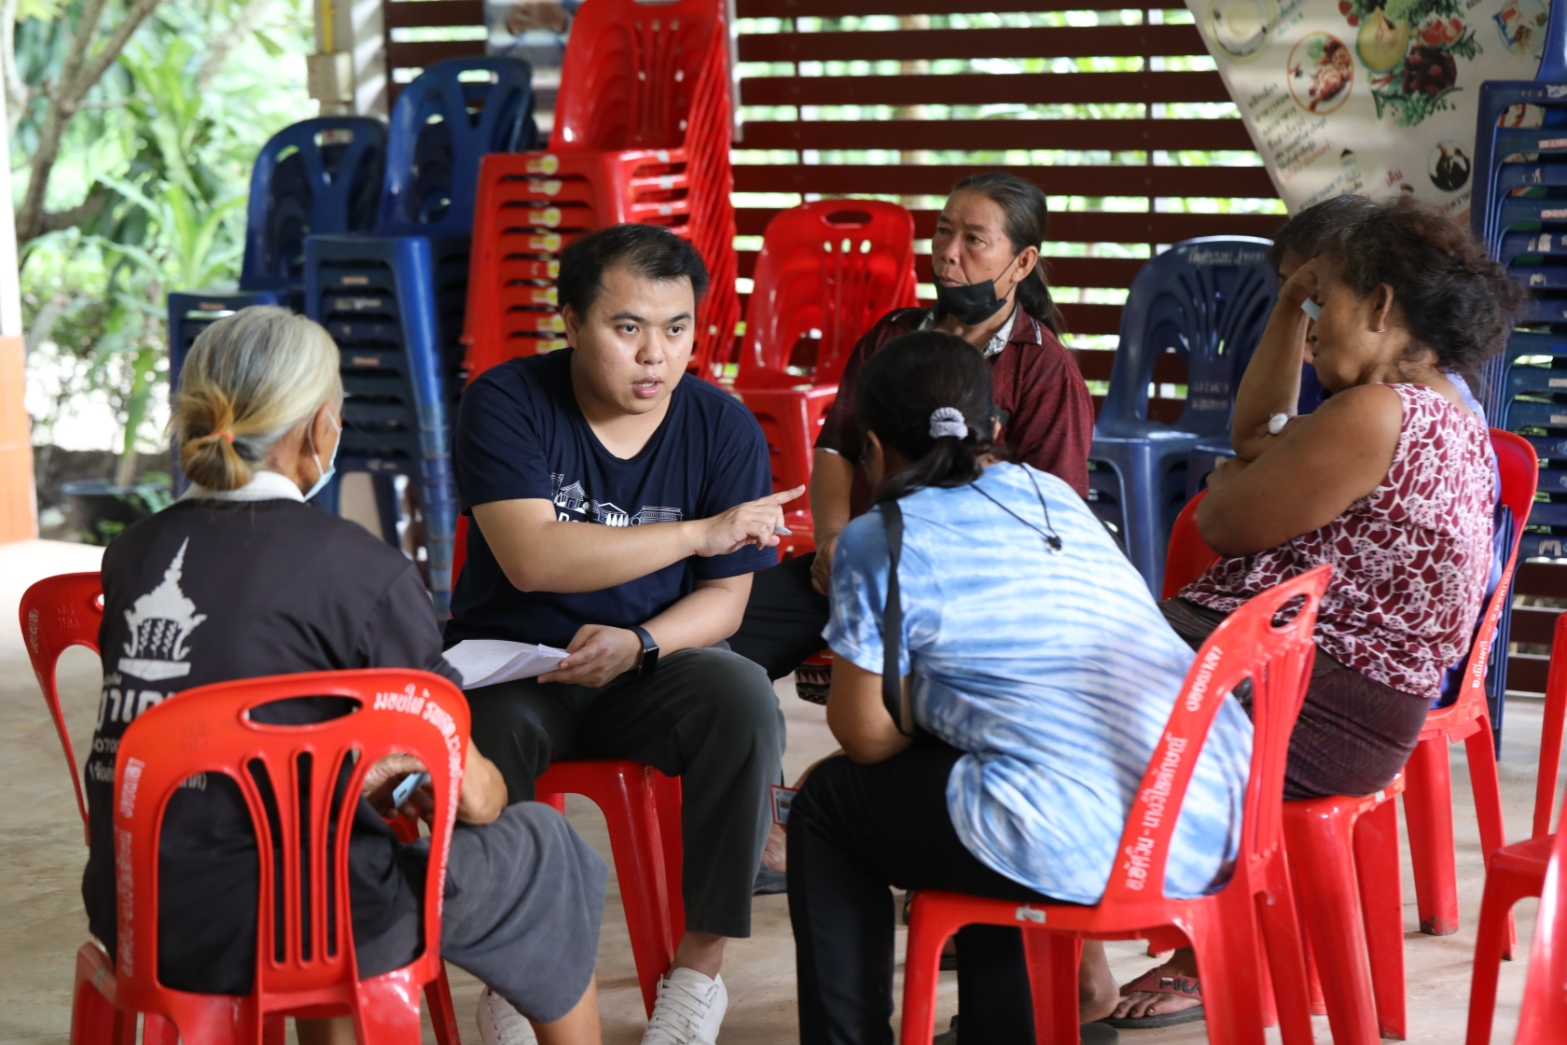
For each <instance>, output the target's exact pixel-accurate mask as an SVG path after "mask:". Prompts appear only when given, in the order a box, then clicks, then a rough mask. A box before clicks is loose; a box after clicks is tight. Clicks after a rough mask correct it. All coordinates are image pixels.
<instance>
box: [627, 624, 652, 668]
mask: <svg viewBox="0 0 1567 1045" xmlns="http://www.w3.org/2000/svg"><path fill="white" fill-rule="evenodd" d="M631 630H632V631H634V632H636V633H637V638H639V639H641V640H642V656H640V657H638V658H637V674H638V675H651V674H653V669H654V668H656V667H658V643H656V642H654V641H653V636H652V635H651V634H650V633H649V632H648V630H647V629H646V628H641V627H638V626H637V625H635V624H633V625H632V626H631Z"/></svg>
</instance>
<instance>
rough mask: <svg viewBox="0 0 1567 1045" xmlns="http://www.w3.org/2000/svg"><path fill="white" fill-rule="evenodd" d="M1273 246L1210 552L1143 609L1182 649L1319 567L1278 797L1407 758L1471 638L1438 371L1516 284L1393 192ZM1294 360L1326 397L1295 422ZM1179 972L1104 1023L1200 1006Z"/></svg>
mask: <svg viewBox="0 0 1567 1045" xmlns="http://www.w3.org/2000/svg"><path fill="white" fill-rule="evenodd" d="M1307 230H1309V231H1307ZM1303 232H1304V233H1305V234H1303ZM1290 248H1294V249H1290ZM1302 248H1305V250H1304V251H1303V249H1302ZM1274 253H1275V261H1276V263H1278V264H1279V266H1280V275H1281V276H1285V277H1288V278H1287V279H1286V281H1285V283H1284V286H1283V287H1282V289H1281V290H1280V291H1279V299H1278V303H1277V305H1276V306H1275V307H1274V310H1273V315H1272V317H1271V318H1270V319H1269V321H1268V326H1267V329H1266V331H1265V332H1264V334H1263V337H1262V340H1261V342H1260V343H1259V345H1258V347H1257V351H1256V354H1255V355H1254V356H1253V357H1252V360H1251V363H1250V365H1249V366H1248V367H1247V370H1246V373H1245V376H1244V377H1243V379H1242V381H1241V384H1240V388H1239V390H1238V391H1237V394H1236V399H1235V417H1234V421H1233V425H1232V431H1231V441H1232V443H1233V445H1234V448H1235V451H1236V458H1235V459H1234V460H1232V461H1227V462H1225V463H1224V464H1223V465H1221V466H1220V467H1219V468H1218V469H1217V470H1216V471H1215V472H1214V473H1213V474H1212V475H1211V476H1210V477H1209V479H1208V490H1209V493H1208V496H1207V498H1206V499H1205V500H1204V501H1203V503H1202V505H1201V507H1200V508H1199V509H1198V513H1197V526H1198V529H1199V531H1200V532H1201V534H1202V536H1203V539H1204V540H1205V541H1207V543H1208V545H1209V546H1210V547H1212V548H1213V549H1214V550H1215V551H1217V552H1219V553H1220V554H1221V555H1223V556H1224V558H1222V559H1220V560H1219V562H1218V563H1216V564H1215V565H1214V566H1213V567H1212V568H1211V569H1210V570H1209V571H1208V572H1207V573H1206V574H1204V575H1203V576H1202V577H1201V578H1199V579H1198V580H1197V581H1195V582H1194V583H1192V584H1190V585H1188V586H1187V587H1186V588H1184V589H1182V590H1181V592H1180V594H1179V596H1178V597H1177V598H1174V599H1169V600H1166V601H1165V602H1163V603H1161V605H1160V608H1161V609H1162V610H1163V611H1164V614H1165V617H1166V619H1167V620H1169V621H1170V623H1171V625H1172V626H1174V628H1175V629H1176V631H1177V632H1179V633H1180V634H1181V635H1182V637H1183V638H1186V639H1187V641H1188V642H1190V643H1192V644H1193V645H1194V646H1195V645H1199V644H1200V643H1201V642H1202V641H1203V640H1204V639H1205V638H1206V637H1207V636H1208V634H1209V633H1211V632H1212V631H1213V629H1214V628H1215V627H1217V626H1218V623H1219V622H1220V621H1221V620H1223V619H1224V617H1225V616H1226V615H1227V614H1229V613H1231V612H1232V611H1234V610H1235V608H1236V607H1238V606H1239V605H1241V603H1243V602H1245V601H1246V600H1247V599H1249V598H1251V597H1252V596H1254V595H1256V594H1257V593H1259V592H1261V591H1263V590H1265V589H1267V588H1271V587H1273V586H1275V585H1277V584H1279V583H1281V582H1283V581H1285V580H1288V579H1289V578H1291V577H1294V576H1296V575H1298V574H1300V573H1303V572H1305V571H1306V570H1309V569H1311V568H1312V567H1314V566H1318V565H1320V564H1322V563H1331V564H1332V566H1333V579H1332V581H1331V583H1330V585H1329V587H1328V590H1327V593H1326V594H1325V595H1324V596H1323V600H1322V606H1321V609H1320V612H1319V615H1318V618H1317V631H1316V640H1317V657H1316V663H1315V668H1314V670H1313V672H1312V679H1311V684H1310V686H1309V688H1308V690H1307V693H1306V701H1305V705H1304V706H1303V707H1302V709H1301V713H1300V718H1299V720H1298V723H1297V725H1296V727H1295V732H1294V733H1293V734H1292V736H1291V740H1290V752H1289V760H1288V763H1287V766H1286V770H1285V784H1284V797H1285V798H1286V799H1302V798H1312V797H1317V796H1323V795H1364V794H1370V793H1372V792H1374V791H1376V790H1378V789H1379V788H1381V787H1384V786H1386V785H1387V784H1388V783H1389V782H1390V781H1391V780H1392V779H1393V777H1394V776H1395V775H1396V774H1397V773H1398V771H1399V770H1400V769H1402V768H1403V765H1404V762H1405V761H1406V760H1407V759H1408V757H1409V754H1410V752H1411V751H1413V750H1414V746H1415V742H1416V740H1417V739H1418V737H1419V734H1420V730H1421V727H1422V726H1423V725H1424V723H1425V717H1426V711H1427V709H1428V708H1429V707H1430V706H1431V702H1432V700H1433V699H1434V698H1435V697H1436V696H1437V695H1438V693H1439V690H1440V686H1441V680H1442V675H1443V673H1444V671H1445V670H1446V669H1447V668H1448V667H1449V666H1450V665H1452V664H1454V663H1456V662H1458V661H1459V660H1461V659H1462V658H1463V657H1464V655H1465V654H1466V653H1467V652H1468V649H1469V643H1470V638H1471V637H1472V635H1473V634H1474V626H1475V622H1476V620H1477V618H1478V616H1479V613H1480V603H1481V599H1482V597H1483V595H1484V591H1485V583H1486V579H1487V577H1488V576H1489V573H1490V567H1491V516H1492V505H1493V503H1494V495H1493V483H1494V475H1495V461H1494V457H1493V455H1492V451H1491V442H1490V433H1489V431H1488V429H1487V428H1486V425H1485V422H1484V420H1483V419H1481V418H1480V417H1477V416H1476V415H1475V413H1473V412H1472V411H1471V409H1470V408H1469V407H1468V406H1467V405H1465V400H1466V399H1467V398H1468V393H1469V389H1468V388H1460V387H1459V385H1460V384H1461V383H1462V381H1459V380H1455V378H1460V377H1461V378H1463V379H1466V380H1468V381H1469V382H1470V383H1471V384H1473V381H1474V378H1475V376H1476V374H1477V372H1478V370H1479V368H1480V366H1481V364H1483V363H1484V362H1485V360H1487V359H1488V358H1490V357H1491V356H1492V355H1494V354H1495V353H1496V352H1497V351H1499V350H1500V349H1501V347H1502V344H1503V341H1504V339H1505V337H1506V333H1507V331H1508V329H1509V328H1510V320H1511V316H1512V314H1513V311H1514V310H1515V308H1516V307H1517V302H1518V298H1519V291H1518V290H1517V288H1516V287H1515V286H1514V284H1513V283H1512V282H1511V280H1510V279H1509V278H1508V277H1507V274H1506V273H1505V271H1503V270H1502V268H1501V267H1500V266H1499V265H1497V264H1496V263H1494V262H1493V261H1491V260H1490V259H1489V258H1488V257H1487V256H1486V254H1485V251H1484V249H1483V247H1482V246H1481V245H1480V244H1479V243H1478V242H1477V241H1476V240H1475V239H1474V237H1473V236H1472V235H1471V234H1470V232H1469V230H1468V229H1467V228H1466V227H1463V226H1460V225H1458V224H1456V223H1455V222H1453V221H1451V220H1450V219H1448V218H1447V217H1445V216H1443V215H1442V214H1440V213H1438V212H1436V211H1435V210H1433V209H1431V208H1429V207H1426V206H1424V205H1422V204H1419V203H1417V202H1415V201H1414V200H1413V199H1411V198H1409V197H1401V198H1398V199H1396V200H1392V201H1389V202H1386V203H1381V204H1373V203H1370V202H1369V201H1366V200H1363V199H1359V198H1356V197H1340V198H1339V199H1336V200H1329V201H1327V202H1325V203H1321V204H1318V205H1316V206H1314V207H1311V208H1309V209H1307V210H1305V211H1303V212H1302V213H1301V214H1299V215H1297V216H1296V217H1295V218H1294V219H1293V220H1292V221H1291V222H1290V223H1289V225H1287V226H1286V227H1285V229H1284V230H1283V232H1281V234H1280V237H1279V242H1278V244H1277V245H1276V248H1275V252H1274ZM1312 313H1316V318H1315V319H1313V318H1312ZM1303 363H1310V364H1311V365H1312V367H1313V369H1314V370H1315V371H1316V374H1317V378H1318V380H1319V381H1320V382H1321V383H1322V387H1323V388H1324V389H1325V390H1326V391H1327V392H1328V393H1329V395H1330V398H1328V399H1327V400H1326V401H1325V402H1323V403H1322V405H1321V406H1320V407H1319V408H1318V409H1317V410H1316V411H1315V412H1313V413H1312V414H1309V415H1307V416H1303V417H1293V418H1290V417H1288V416H1287V415H1289V414H1292V413H1293V407H1294V404H1295V402H1296V400H1297V397H1298V396H1299V394H1300V376H1301V369H1302V364H1303ZM1470 401H1471V402H1472V400H1470ZM1281 425H1282V428H1281V427H1280V426H1281ZM1196 971H1197V970H1196V968H1195V965H1193V964H1192V961H1191V956H1190V952H1177V953H1176V955H1175V956H1174V957H1172V959H1171V960H1170V961H1169V962H1167V963H1166V964H1165V965H1163V966H1161V967H1160V968H1158V969H1155V970H1153V971H1151V972H1149V973H1147V974H1146V975H1145V976H1143V977H1141V978H1140V979H1138V980H1135V981H1133V982H1132V983H1131V984H1128V985H1127V986H1126V987H1124V988H1123V989H1122V990H1123V994H1124V995H1125V997H1123V999H1122V1001H1121V1005H1120V1007H1119V1008H1118V1009H1117V1010H1116V1014H1115V1016H1116V1017H1117V1018H1115V1019H1114V1020H1113V1022H1114V1023H1116V1024H1117V1025H1118V1026H1149V1025H1156V1026H1158V1025H1164V1024H1167V1023H1169V1022H1175V1021H1179V1020H1181V1019H1185V1018H1197V1016H1199V1015H1200V1012H1201V1010H1200V1008H1197V1005H1198V1004H1199V1000H1200V996H1201V994H1200V988H1199V986H1198V982H1197V980H1196V976H1195V974H1196Z"/></svg>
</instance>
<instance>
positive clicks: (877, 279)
mask: <svg viewBox="0 0 1567 1045" xmlns="http://www.w3.org/2000/svg"><path fill="white" fill-rule="evenodd" d="M753 279H754V286H753V289H752V291H751V298H750V304H749V307H748V310H747V313H746V324H745V338H744V345H743V348H742V351H741V353H740V359H739V372H738V374H737V375H736V377H735V383H734V392H735V394H736V395H737V396H739V397H740V401H741V402H743V403H744V404H745V405H746V406H747V407H748V408H750V410H751V413H752V414H754V415H755V416H756V419H757V422H758V423H759V424H760V425H761V426H762V432H763V434H764V435H766V437H767V448H768V452H769V455H770V457H771V464H772V471H773V489H774V491H778V490H788V489H792V488H793V487H795V486H798V485H800V484H801V483H804V482H807V481H809V480H810V477H811V455H812V452H813V447H814V446H815V443H816V436H817V435H818V434H819V433H820V432H821V429H822V425H823V424H824V423H825V422H826V420H827V412H828V411H829V410H831V409H832V404H833V401H834V400H835V399H837V397H838V377H839V375H840V374H842V373H843V366H844V363H845V362H846V361H847V359H848V356H849V353H850V352H851V351H852V350H853V348H854V345H855V343H856V342H857V341H858V340H859V339H860V338H861V337H862V336H863V335H864V334H865V332H866V331H867V330H869V329H870V328H871V327H872V326H874V325H875V323H876V320H877V319H879V318H880V317H881V316H882V315H883V314H884V313H886V312H887V310H888V309H892V308H902V307H905V306H909V305H914V304H916V303H917V302H916V300H915V296H914V217H913V215H911V214H910V213H909V212H908V211H907V210H905V209H904V208H902V207H900V206H898V205H897V204H895V203H884V202H880V201H876V200H820V201H817V202H814V203H805V204H802V205H800V206H798V207H791V208H790V209H788V210H785V211H782V212H780V213H779V214H777V215H776V216H775V217H774V218H773V219H772V221H770V222H768V223H767V230H766V232H764V233H763V236H762V251H761V253H760V254H759V255H758V257H757V260H756V271H755V273H754V276H753ZM802 342H813V343H814V351H813V352H812V353H811V358H810V360H809V363H808V364H804V363H800V362H798V361H797V360H796V358H795V356H796V347H797V346H798V345H800V344H801V343H802ZM796 523H798V524H799V527H809V525H810V523H809V515H808V513H806V512H801V513H800V517H799V518H797V519H795V520H793V521H791V522H790V523H789V528H790V529H791V530H794V531H795V540H793V541H792V542H790V543H791V549H790V551H791V552H792V553H793V554H800V553H801V552H804V551H809V550H811V549H812V548H814V547H815V545H814V542H810V541H807V540H805V539H803V538H804V535H803V534H802V533H801V532H800V528H799V527H797V526H796ZM780 554H783V553H782V552H781V553H780Z"/></svg>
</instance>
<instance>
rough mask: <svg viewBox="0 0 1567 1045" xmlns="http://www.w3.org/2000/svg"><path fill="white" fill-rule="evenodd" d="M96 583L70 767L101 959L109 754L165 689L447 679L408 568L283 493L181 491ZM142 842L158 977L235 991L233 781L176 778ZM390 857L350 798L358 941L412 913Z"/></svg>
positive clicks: (239, 930)
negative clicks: (178, 782)
mask: <svg viewBox="0 0 1567 1045" xmlns="http://www.w3.org/2000/svg"><path fill="white" fill-rule="evenodd" d="M268 478H273V477H271V476H270V475H269V476H268ZM103 589H104V591H103V596H104V615H103V626H102V629H101V630H100V632H99V636H98V641H99V649H100V650H101V651H102V657H103V669H104V682H103V696H102V701H101V703H100V705H99V711H98V727H97V731H96V733H95V734H94V736H93V745H92V754H91V756H90V757H89V758H88V760H87V769H86V783H87V801H88V812H89V820H90V825H91V838H92V841H91V847H90V853H89V857H88V862H87V871H86V873H85V875H84V876H83V880H82V896H83V899H84V900H85V901H86V905H87V915H88V923H89V925H90V927H91V929H92V932H93V934H94V935H95V936H97V937H98V938H99V939H100V940H102V941H103V942H104V944H105V945H106V946H107V947H108V948H109V953H111V954H113V953H114V945H115V929H116V923H115V889H114V884H115V880H114V852H113V845H112V839H113V819H114V818H113V788H114V759H115V752H116V750H117V748H118V746H119V741H120V738H121V736H123V735H124V733H125V729H126V727H127V726H129V725H130V723H131V722H132V721H134V720H135V718H136V716H137V715H139V714H140V713H141V712H143V711H145V710H146V709H147V708H149V707H151V706H153V705H155V704H158V703H160V702H162V701H164V700H166V699H168V698H170V697H173V696H175V695H176V694H178V693H179V692H180V691H182V690H187V689H191V688H193V687H195V686H202V685H206V684H208V683H212V682H225V681H229V680H232V679H243V678H255V677H258V676H263V675H281V674H291V673H295V672H304V671H327V670H337V669H344V668H368V667H410V668H420V669H423V670H426V671H433V672H436V673H438V674H441V675H443V676H445V677H447V678H450V679H452V680H453V681H459V680H458V676H457V674H456V672H455V671H454V670H453V669H452V668H451V666H450V665H448V664H447V663H446V661H445V659H444V658H443V657H442V656H441V646H440V632H439V629H438V627H437V625H436V622H435V614H434V611H433V608H432V607H431V604H430V598H429V595H428V594H427V593H426V592H425V589H424V585H423V584H422V583H421V582H420V579H419V575H418V572H417V571H416V570H415V568H414V566H413V564H412V563H411V562H409V561H408V560H407V559H406V558H404V557H403V555H402V554H401V553H400V552H399V551H397V550H396V549H394V548H392V547H390V546H388V545H387V544H385V543H383V542H381V541H379V540H376V539H375V538H374V537H372V536H370V534H369V533H367V532H366V531H365V530H363V529H362V528H361V527H359V526H356V525H355V524H353V523H351V522H347V521H345V520H342V519H339V518H336V517H334V516H331V515H328V514H326V513H325V512H321V511H318V510H317V509H315V508H312V507H310V506H309V505H306V504H303V503H300V502H298V501H292V500H284V499H277V500H254V501H219V500H199V501H182V502H180V503H178V504H176V505H174V506H173V507H171V508H169V509H168V510H167V511H164V512H161V513H160V514H158V515H155V516H153V517H152V518H150V519H147V520H144V521H143V522H140V523H138V524H136V525H135V526H133V527H131V528H130V529H129V530H126V531H125V532H124V533H123V534H121V535H120V536H119V537H118V538H116V539H115V541H114V542H113V543H112V544H110V545H109V547H108V549H107V550H106V551H105V552H104V557H103ZM345 704H346V702H344V701H341V700H337V699H332V698H306V699H301V700H293V701H286V702H280V703H276V704H272V705H268V706H266V707H264V708H261V709H258V710H257V712H256V713H255V715H254V717H256V718H258V719H263V720H268V721H274V722H279V723H306V722H317V721H321V720H323V719H327V718H332V717H335V716H337V715H341V714H343V713H345V711H346V710H347V708H346V707H345V706H344V705H345ZM159 853H160V861H159V886H160V888H159V891H158V893H159V908H160V913H159V918H158V934H159V963H158V976H159V979H160V980H161V981H162V982H163V983H164V984H165V985H166V986H169V987H174V988H178V989H181V990H189V991H202V992H207V993H219V994H243V993H247V992H248V991H249V990H250V987H251V982H252V979H253V974H254V967H255V952H256V933H255V921H256V916H255V912H256V895H257V889H258V883H257V876H258V868H257V860H256V843H255V834H254V832H253V830H252V828H251V824H250V814H249V812H248V811H247V809H246V807H245V803H244V799H243V798H242V797H241V796H240V792H239V789H238V788H237V787H236V786H235V785H234V783H233V782H232V781H230V780H229V779H228V778H227V777H222V776H217V777H214V776H198V777H193V778H192V779H191V780H190V781H188V782H187V783H186V785H185V786H184V787H183V788H182V789H181V790H180V791H179V792H178V793H176V794H175V796H174V798H173V799H172V800H171V801H170V803H169V806H168V809H167V811H166V813H165V814H164V821H163V836H162V844H161V847H160V850H159ZM397 854H398V846H397V844H396V842H395V840H394V839H393V837H392V835H391V832H390V831H389V830H388V829H387V828H386V826H385V824H384V823H382V821H381V820H380V818H379V817H377V816H376V815H375V813H374V812H373V811H372V810H371V809H370V806H369V804H368V803H366V802H364V801H362V800H361V801H360V802H359V804H358V808H357V810H356V814H355V818H354V826H353V838H352V840H351V842H350V858H349V876H350V885H351V903H352V911H353V920H354V936H355V939H356V940H358V941H361V942H363V941H367V940H371V939H376V938H380V937H383V936H384V935H385V934H387V933H400V932H402V931H404V930H403V929H402V928H400V927H402V926H406V924H407V922H408V918H407V916H408V914H409V912H417V910H418V908H419V899H420V898H419V894H418V892H417V891H416V890H417V889H418V888H420V886H418V885H417V884H410V882H409V880H408V878H407V877H406V875H405V873H404V872H403V871H401V870H400V869H399V866H398V856H397ZM361 945H362V944H361ZM412 957H413V951H409V953H408V954H406V955H404V956H403V961H406V960H408V959H411V958H412ZM395 967H396V965H395V964H394V965H391V966H388V968H395ZM383 971H386V970H385V969H378V970H365V969H363V968H362V969H361V972H364V973H367V974H370V973H373V972H383Z"/></svg>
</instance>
